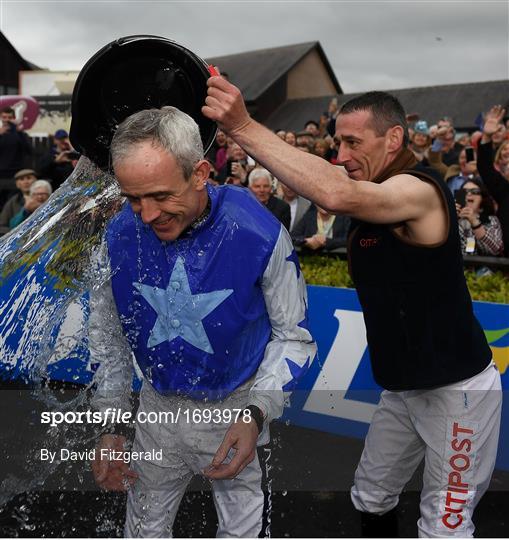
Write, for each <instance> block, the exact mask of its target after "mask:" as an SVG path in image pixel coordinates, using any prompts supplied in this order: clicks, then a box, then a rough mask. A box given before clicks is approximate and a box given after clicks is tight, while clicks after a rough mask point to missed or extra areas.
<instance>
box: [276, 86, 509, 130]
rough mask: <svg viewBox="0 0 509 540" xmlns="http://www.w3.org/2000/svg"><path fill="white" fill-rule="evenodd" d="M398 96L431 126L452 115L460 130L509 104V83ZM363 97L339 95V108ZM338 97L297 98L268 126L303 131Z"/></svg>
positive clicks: (409, 90) (406, 91)
mask: <svg viewBox="0 0 509 540" xmlns="http://www.w3.org/2000/svg"><path fill="white" fill-rule="evenodd" d="M387 92H389V93H390V94H392V95H394V96H396V97H397V98H398V99H399V100H400V101H401V103H402V105H403V107H404V109H405V111H406V112H407V113H418V114H419V116H420V118H421V119H422V120H427V122H428V125H431V124H434V123H436V122H437V121H438V120H439V119H440V118H441V117H442V116H450V117H452V119H453V122H454V125H455V126H456V127H457V128H460V129H470V128H474V127H475V120H476V118H477V116H478V114H479V113H480V112H484V111H487V110H488V109H489V108H490V107H491V106H492V105H495V104H499V103H500V104H501V105H504V106H506V109H507V106H508V105H509V80H502V81H488V82H475V83H464V84H447V85H443V86H426V87H421V88H405V89H399V90H387ZM359 95H361V93H356V94H342V95H339V96H337V98H338V102H339V105H340V106H341V105H342V104H343V103H345V102H346V101H348V100H349V99H351V98H354V97H356V96H359ZM332 97H334V96H329V97H320V98H307V99H293V100H288V101H286V102H285V103H283V104H282V105H281V106H280V107H279V108H278V109H277V110H276V111H274V112H273V113H272V114H271V115H270V117H269V118H268V119H267V121H266V122H265V124H266V125H267V126H268V127H270V128H271V129H278V128H282V129H290V130H296V131H298V130H301V129H303V128H304V123H305V122H306V121H307V120H310V119H316V120H317V119H318V118H319V117H320V114H321V113H322V112H324V111H326V110H327V106H328V104H329V102H330V100H331V99H332Z"/></svg>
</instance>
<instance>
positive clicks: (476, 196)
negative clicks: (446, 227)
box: [456, 178, 504, 257]
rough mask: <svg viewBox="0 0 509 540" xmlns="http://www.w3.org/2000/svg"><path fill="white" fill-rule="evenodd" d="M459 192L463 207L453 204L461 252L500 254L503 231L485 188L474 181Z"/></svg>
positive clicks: (467, 182) (468, 182)
mask: <svg viewBox="0 0 509 540" xmlns="http://www.w3.org/2000/svg"><path fill="white" fill-rule="evenodd" d="M459 191H460V192H462V193H460V195H464V204H458V203H456V210H457V212H458V224H459V230H460V239H461V249H462V251H463V253H464V254H469V255H486V256H491V257H493V256H500V255H502V253H503V250H504V242H503V239H502V228H501V226H500V221H499V220H498V218H497V217H496V216H495V208H494V205H493V200H492V198H491V197H490V195H489V193H488V190H487V189H486V187H485V185H484V184H483V183H482V181H481V180H480V179H478V178H474V179H472V180H467V181H466V182H465V183H464V184H463V186H462V187H461V188H460V190H459ZM457 200H458V199H457ZM461 202H462V203H463V201H461Z"/></svg>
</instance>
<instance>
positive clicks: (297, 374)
mask: <svg viewBox="0 0 509 540" xmlns="http://www.w3.org/2000/svg"><path fill="white" fill-rule="evenodd" d="M285 360H286V363H287V364H288V369H289V370H290V373H291V374H292V379H291V380H290V381H288V382H287V383H286V384H285V385H284V386H283V392H289V391H290V390H293V389H294V388H295V387H296V386H297V383H298V382H299V379H300V378H301V377H302V375H304V373H306V371H307V370H308V368H309V361H310V360H311V358H310V357H309V356H308V357H307V360H306V363H305V364H304V365H303V366H299V364H297V362H294V361H293V360H290V359H289V358H285Z"/></svg>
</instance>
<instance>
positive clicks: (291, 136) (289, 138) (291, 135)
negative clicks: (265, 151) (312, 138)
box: [285, 131, 297, 146]
mask: <svg viewBox="0 0 509 540" xmlns="http://www.w3.org/2000/svg"><path fill="white" fill-rule="evenodd" d="M285 141H286V142H287V143H288V144H291V145H292V146H297V136H296V135H295V132H294V131H287V132H286V134H285Z"/></svg>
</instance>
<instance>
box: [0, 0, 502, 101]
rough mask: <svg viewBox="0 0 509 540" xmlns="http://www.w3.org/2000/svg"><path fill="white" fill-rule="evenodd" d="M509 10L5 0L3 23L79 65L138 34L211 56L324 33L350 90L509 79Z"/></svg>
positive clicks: (31, 43) (479, 5)
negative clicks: (166, 39) (162, 38)
mask: <svg viewBox="0 0 509 540" xmlns="http://www.w3.org/2000/svg"><path fill="white" fill-rule="evenodd" d="M508 17H509V14H508V0H501V1H473V2H466V1H454V2H453V1H446V0H445V1H429V0H426V1H420V2H413V1H409V0H407V1H403V2H401V1H392V2H386V1H378V2H373V1H370V2H364V1H361V0H356V1H335V2H334V1H324V2H321V1H316V0H315V1H313V0H306V1H301V2H295V1H280V2H274V1H252V2H249V1H245V2H239V1H235V2H232V1H222V2H215V1H210V2H205V1H200V2H195V1H192V0H186V1H147V0H135V1H125V0H119V1H102V0H88V1H86V2H82V1H66V0H60V1H45V0H39V1H34V0H32V1H24V0H0V27H1V30H2V31H3V32H4V34H5V35H6V36H7V38H8V39H9V40H10V41H11V43H12V44H13V45H14V46H15V47H16V48H17V50H18V51H19V52H20V53H21V55H22V56H24V57H25V58H26V59H27V60H29V61H31V62H33V63H35V64H37V65H38V66H40V67H44V68H47V69H53V70H79V69H81V67H82V66H83V65H84V63H85V62H86V61H87V60H88V58H90V56H92V55H93V54H94V53H95V52H96V51H97V50H98V49H100V48H101V47H102V46H104V45H106V44H107V43H109V42H110V41H113V40H114V39H116V38H119V37H122V36H126V35H132V34H155V35H161V36H165V37H168V38H170V39H173V40H175V41H177V42H179V43H181V44H182V45H184V46H186V47H188V48H189V49H191V50H193V51H194V52H195V53H196V54H198V55H199V56H202V57H210V56H220V55H226V54H234V53H238V52H243V51H248V50H254V49H263V48H267V47H277V46H281V45H289V44H293V43H302V42H306V41H315V40H318V41H320V42H321V44H322V47H323V49H324V51H325V54H326V55H327V57H328V58H329V61H330V63H331V65H332V68H333V70H334V72H335V73H336V77H337V78H338V81H339V83H340V84H341V86H342V88H343V91H344V92H355V91H365V90H371V89H393V88H407V87H412V86H429V85H436V84H450V83H464V82H474V81H487V80H500V79H507V78H509V51H508V49H509V37H508V27H509V20H508ZM267 61H268V62H269V61H270V57H268V58H267Z"/></svg>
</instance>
